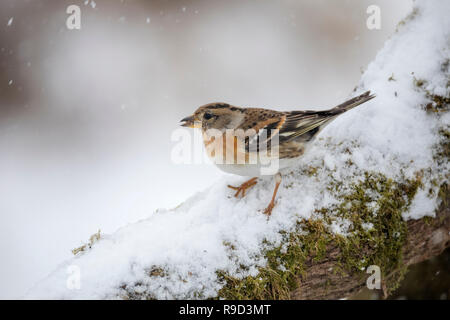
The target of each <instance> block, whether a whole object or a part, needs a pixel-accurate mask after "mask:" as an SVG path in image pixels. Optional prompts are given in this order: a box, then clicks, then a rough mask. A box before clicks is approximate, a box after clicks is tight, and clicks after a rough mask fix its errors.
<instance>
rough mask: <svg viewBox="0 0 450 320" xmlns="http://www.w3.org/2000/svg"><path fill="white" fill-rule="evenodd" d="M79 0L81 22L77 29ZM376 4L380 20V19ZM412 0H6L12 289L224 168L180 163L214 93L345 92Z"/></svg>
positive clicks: (5, 228)
mask: <svg viewBox="0 0 450 320" xmlns="http://www.w3.org/2000/svg"><path fill="white" fill-rule="evenodd" d="M69 4H77V5H79V6H80V7H81V30H68V29H67V28H66V19H67V17H68V15H67V14H66V8H67V6H68V5H69ZM371 4H375V5H378V6H379V7H380V8H381V18H382V24H381V30H372V31H371V30H368V29H367V28H366V19H367V17H368V14H367V13H366V9H367V7H368V6H369V5H371ZM411 5H412V4H411V0H401V1H400V0H397V1H388V0H383V1H366V0H364V1H361V0H347V1H344V0H333V1H317V0H308V1H300V0H298V1H294V0H277V1H271V0H253V1H249V0H239V1H237V0H236V1H235V0H232V1H230V0H227V1H224V0H222V1H217V0H195V1H163V0H159V1H137V0H136V1H132V0H129V1H126V0H123V1H120V0H116V1H111V0H96V1H95V2H94V1H85V0H83V1H77V0H72V1H50V0H48V1H44V0H32V1H31V0H28V1H27V0H2V1H1V2H0V48H1V51H0V251H1V254H0V257H1V258H0V259H1V265H0V298H16V297H20V296H21V295H22V294H23V293H24V292H25V290H26V289H27V288H28V287H30V286H32V285H33V284H34V283H35V282H36V281H37V280H39V279H41V278H43V277H44V276H45V275H46V274H48V273H49V272H51V271H52V270H53V269H54V268H55V267H56V266H57V265H58V264H59V263H61V261H63V260H64V259H67V258H69V257H70V256H71V251H70V250H71V249H72V248H74V247H77V246H80V245H81V244H82V242H83V241H87V240H88V238H89V236H90V235H91V234H93V233H95V232H96V231H97V230H98V229H101V230H102V232H103V233H111V232H113V231H114V230H116V229H117V228H119V227H120V226H123V225H126V224H127V223H130V222H133V221H136V220H138V219H142V218H145V217H148V216H149V215H151V214H152V212H154V210H155V209H157V208H170V207H174V206H176V205H177V204H179V203H180V202H182V201H183V200H184V199H186V198H187V197H189V196H190V195H192V194H194V193H195V192H196V191H199V190H202V189H205V188H207V187H208V186H209V185H210V184H212V183H213V181H214V180H215V179H217V177H219V176H220V175H222V174H224V173H222V172H220V171H218V170H217V169H215V168H214V167H212V166H209V165H175V164H173V163H172V162H171V159H170V152H171V148H172V147H173V145H174V144H175V143H174V142H171V133H172V132H173V130H174V129H176V128H177V126H178V122H179V120H180V119H181V118H183V117H184V116H187V115H189V114H190V113H192V111H194V110H195V109H196V108H197V107H198V106H199V105H202V104H205V103H209V102H214V101H224V102H229V103H232V104H235V105H241V106H257V107H269V108H274V109H278V110H292V109H303V108H309V109H317V108H322V107H331V106H334V105H336V104H338V103H340V102H342V101H343V100H345V99H346V98H347V97H348V95H349V94H350V92H351V91H352V89H353V88H354V87H355V85H356V84H357V83H358V81H359V78H360V75H361V70H362V69H363V68H365V67H366V66H367V64H368V63H369V62H370V61H371V60H372V59H373V58H374V57H375V55H376V52H377V50H378V49H380V48H381V47H382V45H383V43H384V41H385V40H386V39H388V37H389V35H391V34H392V33H393V32H394V30H395V27H396V25H397V23H398V22H399V21H400V19H401V18H403V17H404V16H405V15H406V14H407V13H408V12H409V10H410V9H411ZM11 18H13V19H12V21H11ZM9 22H10V23H9ZM149 232H151V230H149Z"/></svg>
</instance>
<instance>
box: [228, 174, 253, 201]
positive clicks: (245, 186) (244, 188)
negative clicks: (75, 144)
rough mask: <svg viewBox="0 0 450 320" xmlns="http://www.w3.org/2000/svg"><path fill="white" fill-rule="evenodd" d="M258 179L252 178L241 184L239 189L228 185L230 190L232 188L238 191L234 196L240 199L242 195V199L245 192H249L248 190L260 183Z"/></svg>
mask: <svg viewBox="0 0 450 320" xmlns="http://www.w3.org/2000/svg"><path fill="white" fill-rule="evenodd" d="M257 180H258V178H257V177H255V178H251V179H250V180H248V181H245V182H244V183H243V184H241V185H240V186H239V187H233V186H230V185H228V188H231V189H233V190H236V193H235V194H234V196H235V197H236V198H237V197H239V194H240V193H242V197H245V192H246V191H247V189H249V188H251V187H253V186H254V185H255V184H256V183H258V181H257Z"/></svg>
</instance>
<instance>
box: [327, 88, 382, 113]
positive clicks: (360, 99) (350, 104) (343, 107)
mask: <svg viewBox="0 0 450 320" xmlns="http://www.w3.org/2000/svg"><path fill="white" fill-rule="evenodd" d="M373 98H375V95H374V94H372V95H371V94H370V91H366V92H364V93H363V94H361V95H359V96H357V97H355V98H352V99H350V100H348V101H345V102H344V103H341V104H340V105H338V106H336V107H334V108H333V109H331V110H329V111H330V112H336V113H343V112H346V111H348V110H350V109H353V108H355V107H357V106H359V105H360V104H363V103H365V102H367V101H369V100H371V99H373Z"/></svg>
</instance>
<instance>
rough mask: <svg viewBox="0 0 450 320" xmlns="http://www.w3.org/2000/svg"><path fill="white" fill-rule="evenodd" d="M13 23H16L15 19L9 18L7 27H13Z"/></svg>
mask: <svg viewBox="0 0 450 320" xmlns="http://www.w3.org/2000/svg"><path fill="white" fill-rule="evenodd" d="M13 21H14V17H11V18H9V20H8V23H7V26H8V27H9V26H10V25H12V23H13Z"/></svg>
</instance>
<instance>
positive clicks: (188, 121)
mask: <svg viewBox="0 0 450 320" xmlns="http://www.w3.org/2000/svg"><path fill="white" fill-rule="evenodd" d="M180 122H181V123H180V126H182V127H188V128H199V123H198V121H196V120H195V117H194V116H189V117H186V118H183V119H181V121H180Z"/></svg>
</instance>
